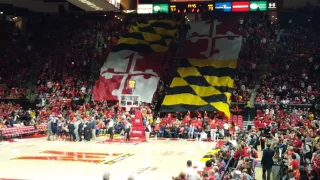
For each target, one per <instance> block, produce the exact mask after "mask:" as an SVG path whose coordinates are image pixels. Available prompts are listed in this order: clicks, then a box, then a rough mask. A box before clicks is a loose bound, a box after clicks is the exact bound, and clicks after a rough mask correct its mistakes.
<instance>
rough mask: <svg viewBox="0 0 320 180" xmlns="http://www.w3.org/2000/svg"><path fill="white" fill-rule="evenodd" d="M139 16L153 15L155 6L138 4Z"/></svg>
mask: <svg viewBox="0 0 320 180" xmlns="http://www.w3.org/2000/svg"><path fill="white" fill-rule="evenodd" d="M137 12H138V14H152V12H153V5H152V4H138V11H137Z"/></svg>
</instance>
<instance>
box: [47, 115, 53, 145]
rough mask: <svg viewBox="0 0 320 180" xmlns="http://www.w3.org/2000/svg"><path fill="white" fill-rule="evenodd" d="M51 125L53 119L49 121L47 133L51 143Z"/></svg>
mask: <svg viewBox="0 0 320 180" xmlns="http://www.w3.org/2000/svg"><path fill="white" fill-rule="evenodd" d="M51 123H52V119H51V118H50V119H49V120H48V131H47V133H48V137H47V140H48V141H51V140H50V136H51V134H52V126H51Z"/></svg>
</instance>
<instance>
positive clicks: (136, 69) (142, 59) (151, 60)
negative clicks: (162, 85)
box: [93, 20, 180, 103]
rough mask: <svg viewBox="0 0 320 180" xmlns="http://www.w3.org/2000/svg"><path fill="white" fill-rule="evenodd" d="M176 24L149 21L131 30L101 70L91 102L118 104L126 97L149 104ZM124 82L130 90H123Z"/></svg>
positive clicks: (167, 21) (114, 48) (163, 21)
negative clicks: (135, 98)
mask: <svg viewBox="0 0 320 180" xmlns="http://www.w3.org/2000/svg"><path fill="white" fill-rule="evenodd" d="M179 24H180V22H174V21H171V20H149V21H148V23H147V24H137V25H135V26H131V27H130V30H129V33H128V34H127V35H124V36H123V37H122V38H120V39H119V40H118V43H117V45H116V46H115V47H113V49H112V52H111V53H110V54H109V56H108V57H107V60H106V62H105V63H104V65H103V66H102V67H101V70H100V77H99V79H98V80H97V82H96V84H95V86H94V88H93V96H94V101H102V100H108V101H118V100H119V99H120V97H121V96H122V95H126V94H127V95H128V94H129V95H137V96H139V97H140V101H142V102H146V103H151V101H152V98H153V94H154V92H155V91H156V90H157V86H158V82H159V79H160V78H159V77H160V76H162V75H163V72H164V68H163V67H164V66H163V65H164V64H165V59H166V58H165V57H166V54H167V51H168V49H169V46H170V45H171V41H172V39H173V38H174V37H175V34H176V33H177V29H178V27H179ZM128 82H130V83H131V84H129V85H134V88H127V87H128ZM133 82H134V84H133Z"/></svg>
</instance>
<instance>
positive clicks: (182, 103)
mask: <svg viewBox="0 0 320 180" xmlns="http://www.w3.org/2000/svg"><path fill="white" fill-rule="evenodd" d="M236 67H237V60H204V59H184V60H182V62H181V65H180V67H179V68H178V69H177V70H176V74H175V76H174V78H173V79H172V82H171V84H170V86H169V89H168V92H167V95H166V96H165V98H164V100H163V103H162V106H161V111H162V112H183V111H192V110H198V111H222V112H224V113H225V115H226V116H228V117H230V111H229V105H230V96H231V94H232V91H233V87H234V86H233V83H234V79H233V77H234V76H235V69H236Z"/></svg>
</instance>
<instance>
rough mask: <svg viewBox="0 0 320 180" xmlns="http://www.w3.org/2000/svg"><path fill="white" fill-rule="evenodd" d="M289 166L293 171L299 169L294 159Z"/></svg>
mask: <svg viewBox="0 0 320 180" xmlns="http://www.w3.org/2000/svg"><path fill="white" fill-rule="evenodd" d="M290 166H292V169H293V170H297V169H298V168H299V162H298V160H296V159H293V160H292V161H291V163H290Z"/></svg>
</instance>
